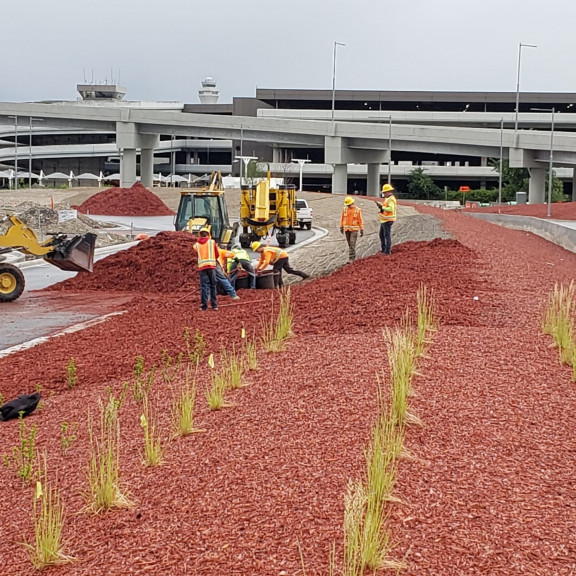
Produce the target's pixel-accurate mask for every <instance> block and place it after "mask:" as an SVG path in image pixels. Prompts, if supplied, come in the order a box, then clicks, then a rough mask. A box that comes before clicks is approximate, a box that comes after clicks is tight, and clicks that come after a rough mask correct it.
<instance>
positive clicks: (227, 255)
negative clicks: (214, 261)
mask: <svg viewBox="0 0 576 576" xmlns="http://www.w3.org/2000/svg"><path fill="white" fill-rule="evenodd" d="M218 252H219V255H218V262H220V266H221V267H222V270H226V271H227V272H228V271H229V270H228V268H229V267H230V266H231V264H230V261H231V259H233V258H234V252H230V250H222V249H220V250H218Z"/></svg>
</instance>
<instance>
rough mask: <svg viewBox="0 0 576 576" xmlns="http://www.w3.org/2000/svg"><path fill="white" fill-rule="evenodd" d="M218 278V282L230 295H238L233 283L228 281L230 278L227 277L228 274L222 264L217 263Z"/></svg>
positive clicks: (232, 296) (231, 296)
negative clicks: (223, 269)
mask: <svg viewBox="0 0 576 576" xmlns="http://www.w3.org/2000/svg"><path fill="white" fill-rule="evenodd" d="M216 280H217V281H218V284H220V286H222V288H224V291H225V292H226V294H228V296H230V298H234V296H236V290H234V288H233V286H232V284H230V282H228V278H226V274H224V272H223V271H222V268H221V267H220V264H216Z"/></svg>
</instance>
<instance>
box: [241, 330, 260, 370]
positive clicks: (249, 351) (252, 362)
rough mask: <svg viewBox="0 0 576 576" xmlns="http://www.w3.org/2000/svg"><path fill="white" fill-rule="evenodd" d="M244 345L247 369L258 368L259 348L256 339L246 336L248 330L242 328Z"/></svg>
mask: <svg viewBox="0 0 576 576" xmlns="http://www.w3.org/2000/svg"><path fill="white" fill-rule="evenodd" d="M241 335H242V343H243V344H242V345H243V348H244V364H245V367H246V369H247V370H257V369H258V348H257V346H256V341H255V340H254V339H252V340H249V339H248V338H246V330H245V329H244V328H242V334H241Z"/></svg>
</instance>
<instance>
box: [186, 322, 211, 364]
mask: <svg viewBox="0 0 576 576" xmlns="http://www.w3.org/2000/svg"><path fill="white" fill-rule="evenodd" d="M191 340H192V341H191ZM184 342H185V344H186V353H187V355H188V361H189V362H190V363H191V364H193V365H194V366H198V365H199V364H200V362H201V361H202V359H203V358H204V354H205V352H206V341H205V340H204V336H203V335H202V333H201V332H200V330H198V328H196V330H195V331H194V339H192V338H191V337H190V328H188V327H186V328H184Z"/></svg>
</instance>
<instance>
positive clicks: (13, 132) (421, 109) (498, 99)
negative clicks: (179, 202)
mask: <svg viewBox="0 0 576 576" xmlns="http://www.w3.org/2000/svg"><path fill="white" fill-rule="evenodd" d="M77 88H78V92H79V94H80V98H79V99H78V100H77V101H76V103H77V104H78V105H82V106H87V105H89V106H94V107H97V108H101V107H118V108H137V109H140V110H142V109H149V110H174V111H179V112H182V113H191V114H211V115H220V116H236V117H261V118H278V119H288V120H308V121H310V120H312V121H324V122H333V123H343V122H354V123H372V124H374V123H377V124H382V125H386V126H388V128H389V133H390V153H389V155H387V158H386V160H387V161H385V162H383V163H382V165H381V166H380V176H381V178H382V180H383V181H385V180H386V178H389V179H391V180H392V181H393V182H394V183H395V185H396V186H397V187H398V189H399V190H402V188H403V187H404V186H406V183H407V181H408V179H409V176H410V173H411V172H412V170H414V169H415V168H423V169H424V170H425V171H426V173H427V174H429V175H430V176H431V177H432V178H433V179H434V181H435V183H436V184H437V185H439V186H448V187H449V188H451V189H454V188H458V187H459V186H462V185H467V186H470V187H473V188H477V187H481V186H482V187H492V188H494V187H497V186H498V173H497V172H496V171H495V170H494V168H493V167H492V164H493V163H492V162H491V159H496V160H497V158H489V157H486V156H478V155H469V154H466V153H463V151H462V149H459V148H458V147H454V149H453V150H450V149H448V151H447V147H446V146H443V147H442V149H441V150H440V149H438V150H435V149H434V147H430V149H428V150H426V151H423V150H422V148H421V147H420V148H419V149H409V148H410V147H409V146H404V147H403V149H396V148H394V145H393V135H394V131H395V128H396V130H398V128H399V127H400V126H404V127H406V126H414V127H418V126H420V127H422V126H452V127H460V128H492V129H500V130H511V129H518V130H541V131H548V132H549V131H550V129H551V126H552V122H553V120H554V130H555V131H556V132H557V133H559V132H574V131H575V130H576V114H574V112H576V107H575V106H574V103H575V102H576V94H571V93H521V94H516V93H514V92H431V91H411V92H400V91H369V90H337V91H335V92H332V91H331V90H292V89H257V90H256V94H255V96H254V97H235V98H233V101H232V103H219V102H218V100H219V96H218V90H217V86H216V82H215V80H214V79H213V78H206V79H205V80H204V81H203V83H202V89H201V90H200V91H199V100H200V103H198V104H183V103H177V102H131V101H128V100H125V99H124V98H125V95H126V90H125V89H123V88H121V87H119V86H115V85H104V86H99V85H90V84H82V85H79V86H78V87H77ZM517 99H518V100H519V106H518V111H516V100H517ZM55 103H57V102H55ZM67 104H72V102H67ZM535 109H538V110H535ZM552 110H553V111H554V112H552ZM238 156H252V157H254V158H258V160H259V161H261V162H265V163H267V166H268V167H269V168H270V170H271V171H272V172H273V174H274V175H275V176H281V177H284V178H288V179H292V180H293V181H296V180H297V179H298V176H299V171H300V166H301V167H302V173H303V188H304V189H307V190H321V191H330V190H331V186H332V183H333V179H332V177H333V172H334V164H333V163H330V162H327V160H326V150H325V148H324V147H322V146H317V147H315V146H310V145H302V146H298V145H295V144H293V143H291V144H285V143H282V142H261V141H260V142H256V141H251V140H250V134H249V132H247V133H246V134H243V135H242V134H241V136H240V139H238V140H226V139H221V138H209V137H206V136H198V137H194V136H193V137H181V136H178V135H175V134H170V133H163V134H160V137H159V143H158V145H157V146H156V148H155V150H154V157H153V165H154V174H157V175H158V178H159V179H161V178H162V177H167V176H169V175H178V176H181V177H187V178H188V181H190V178H191V177H197V176H202V175H203V174H206V173H210V172H211V171H213V170H220V171H221V172H222V173H223V174H232V175H238V174H239V172H240V160H239V159H238ZM120 159H121V151H120V150H119V149H118V146H117V142H116V133H115V132H114V131H106V130H86V129H84V128H79V129H77V130H76V129H74V128H70V127H66V128H56V127H54V126H50V125H49V122H47V121H46V120H40V119H35V118H28V117H21V118H15V119H14V124H4V125H2V126H0V170H4V171H6V170H10V169H12V170H14V169H15V167H16V164H17V166H18V174H19V176H20V175H22V174H25V175H29V173H31V174H33V175H37V174H40V172H42V173H43V174H44V175H49V174H53V173H64V174H69V173H70V172H72V173H73V174H74V175H75V176H77V175H81V174H90V173H92V174H100V173H102V174H103V175H104V176H113V175H115V174H117V173H118V172H119V166H120ZM298 159H299V160H301V161H305V163H304V162H302V163H301V164H298V163H297V162H295V160H298ZM137 162H138V163H139V162H140V159H139V158H138V159H137ZM30 168H31V170H29V169H30ZM554 170H555V172H556V175H557V176H558V177H559V178H560V179H562V180H563V181H564V183H565V191H566V193H571V191H572V188H573V180H574V168H573V167H571V166H569V165H565V166H563V165H562V162H561V161H558V162H557V163H555V164H554ZM367 171H368V168H367V165H366V164H365V163H354V162H353V163H350V164H349V165H348V167H347V186H348V190H347V191H348V192H349V193H354V192H357V193H363V192H365V191H366V182H367ZM295 183H297V182H295Z"/></svg>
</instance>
